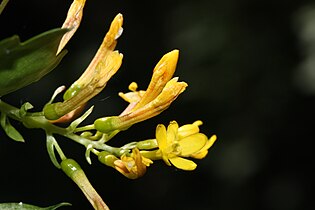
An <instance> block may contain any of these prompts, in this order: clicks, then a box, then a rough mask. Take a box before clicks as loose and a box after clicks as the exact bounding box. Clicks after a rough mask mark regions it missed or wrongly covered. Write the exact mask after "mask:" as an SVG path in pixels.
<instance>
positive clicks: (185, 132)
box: [156, 121, 216, 170]
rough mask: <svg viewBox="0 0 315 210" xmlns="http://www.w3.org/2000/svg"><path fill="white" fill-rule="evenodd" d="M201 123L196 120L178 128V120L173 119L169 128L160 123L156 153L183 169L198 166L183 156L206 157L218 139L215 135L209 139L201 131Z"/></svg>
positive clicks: (157, 131) (157, 130)
mask: <svg viewBox="0 0 315 210" xmlns="http://www.w3.org/2000/svg"><path fill="white" fill-rule="evenodd" d="M200 123H201V121H196V122H195V123H193V124H190V125H184V126H182V127H180V128H178V124H177V122H176V121H172V122H170V124H169V126H168V127H167V129H166V127H165V126H164V125H162V124H159V125H158V126H157V128H156V141H157V144H158V147H159V150H158V151H157V152H156V154H158V155H160V156H161V158H162V159H163V160H164V162H165V163H166V164H167V165H169V166H170V165H171V164H173V165H174V166H175V167H177V168H179V169H182V170H194V169H195V168H196V167H197V165H196V163H194V162H193V161H191V160H188V159H185V158H183V157H193V158H204V157H205V156H206V154H207V152H208V149H209V148H210V147H211V146H212V144H213V143H214V141H215V140H216V136H215V135H214V136H212V137H211V138H210V140H208V138H207V136H206V135H204V134H202V133H199V128H198V126H199V125H200Z"/></svg>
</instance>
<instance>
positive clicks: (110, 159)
mask: <svg viewBox="0 0 315 210" xmlns="http://www.w3.org/2000/svg"><path fill="white" fill-rule="evenodd" d="M98 160H99V161H100V162H101V163H103V164H105V165H107V166H110V167H114V166H115V165H114V162H115V161H116V160H118V158H117V157H116V156H114V155H112V154H111V153H109V152H106V151H102V152H100V153H99V154H98Z"/></svg>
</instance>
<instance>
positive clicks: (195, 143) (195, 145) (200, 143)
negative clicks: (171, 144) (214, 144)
mask: <svg viewBox="0 0 315 210" xmlns="http://www.w3.org/2000/svg"><path fill="white" fill-rule="evenodd" d="M207 141H208V138H207V136H206V135H204V134H202V133H196V134H194V135H190V136H188V137H186V138H183V139H182V140H180V141H179V142H178V143H179V145H180V148H181V154H180V156H183V157H186V156H189V155H191V154H194V153H196V152H199V151H200V150H201V149H202V148H203V147H204V146H205V145H206V143H207Z"/></svg>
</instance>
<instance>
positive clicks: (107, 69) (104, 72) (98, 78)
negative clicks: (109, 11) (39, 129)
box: [43, 1, 123, 120]
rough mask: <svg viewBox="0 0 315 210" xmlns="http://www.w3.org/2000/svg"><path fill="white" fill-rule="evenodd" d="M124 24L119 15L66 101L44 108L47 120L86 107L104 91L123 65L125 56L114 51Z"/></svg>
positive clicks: (70, 90)
mask: <svg viewBox="0 0 315 210" xmlns="http://www.w3.org/2000/svg"><path fill="white" fill-rule="evenodd" d="M82 2H83V1H82ZM122 23H123V16H122V15H121V14H118V15H117V16H116V17H115V18H114V20H113V22H112V24H111V26H110V29H109V31H108V32H107V34H106V36H105V38H104V40H103V42H102V44H101V46H100V48H99V49H98V51H97V53H96V55H95V56H94V58H93V60H92V61H91V63H90V64H89V66H88V67H87V69H86V70H85V71H84V73H83V74H82V75H81V77H80V78H79V79H78V80H77V81H75V82H74V83H73V84H72V85H71V87H70V88H69V89H68V90H67V91H66V92H65V94H64V96H63V98H64V101H63V102H58V103H53V104H51V103H49V104H47V105H46V106H45V107H44V110H43V111H44V114H45V117H46V118H47V119H49V120H56V119H58V118H60V117H62V116H64V115H65V114H67V113H69V112H71V111H73V110H75V109H77V108H78V107H80V106H82V105H84V104H85V103H86V102H88V101H89V100H90V99H91V98H93V97H94V96H95V95H97V94H98V93H100V92H101V91H102V90H103V89H104V87H105V86H106V84H107V82H108V80H109V79H110V78H111V77H112V76H113V75H114V74H115V73H116V72H117V71H118V69H119V68H120V65H121V63H122V58H123V55H122V54H121V53H119V52H118V51H114V49H115V46H116V44H117V39H118V37H119V36H120V35H121V33H122Z"/></svg>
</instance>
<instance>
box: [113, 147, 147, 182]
mask: <svg viewBox="0 0 315 210" xmlns="http://www.w3.org/2000/svg"><path fill="white" fill-rule="evenodd" d="M151 163H153V162H152V161H151V160H150V159H147V158H145V157H143V156H142V155H141V154H140V151H139V150H138V149H137V148H136V149H133V150H132V154H131V155H130V156H129V157H128V156H127V155H126V154H124V155H122V156H121V158H120V160H116V161H114V168H115V169H116V170H117V171H119V172H120V173H121V174H123V175H124V176H125V177H127V178H129V179H136V178H139V177H141V176H143V175H144V174H145V172H146V169H147V166H149V165H150V164H151Z"/></svg>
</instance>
